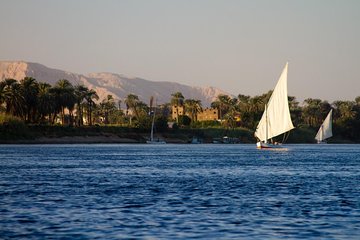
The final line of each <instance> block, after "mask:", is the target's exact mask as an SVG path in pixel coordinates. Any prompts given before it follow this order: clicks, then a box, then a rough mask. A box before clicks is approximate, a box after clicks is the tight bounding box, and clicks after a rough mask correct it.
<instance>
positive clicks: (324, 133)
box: [315, 109, 333, 143]
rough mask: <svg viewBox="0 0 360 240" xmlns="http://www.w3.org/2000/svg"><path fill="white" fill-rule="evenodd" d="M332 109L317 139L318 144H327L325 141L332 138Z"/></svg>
mask: <svg viewBox="0 0 360 240" xmlns="http://www.w3.org/2000/svg"><path fill="white" fill-rule="evenodd" d="M332 135H333V134H332V109H331V110H330V112H329V113H328V115H327V116H326V118H325V120H324V122H323V123H322V124H321V126H320V128H319V131H318V132H317V134H316V136H315V139H316V140H317V143H326V142H325V140H326V139H328V138H330V137H332Z"/></svg>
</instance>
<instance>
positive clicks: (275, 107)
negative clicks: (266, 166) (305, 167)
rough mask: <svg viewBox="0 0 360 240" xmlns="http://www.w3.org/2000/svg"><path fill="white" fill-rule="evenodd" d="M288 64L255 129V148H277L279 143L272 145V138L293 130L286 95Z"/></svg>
mask: <svg viewBox="0 0 360 240" xmlns="http://www.w3.org/2000/svg"><path fill="white" fill-rule="evenodd" d="M287 74H288V63H286V65H285V67H284V69H283V71H282V73H281V75H280V78H279V80H278V82H277V84H276V86H275V88H274V91H273V93H272V95H271V97H270V99H269V101H268V103H267V104H265V110H264V113H263V115H262V117H261V120H260V122H259V124H258V126H257V128H256V131H255V137H256V138H257V139H258V140H259V141H258V142H257V143H256V146H257V148H278V147H281V146H280V145H281V143H273V142H272V138H273V137H276V136H279V135H281V134H284V133H287V132H289V131H290V130H291V129H293V128H294V126H293V124H292V121H291V116H290V109H289V102H288V94H287Z"/></svg>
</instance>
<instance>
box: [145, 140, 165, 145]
mask: <svg viewBox="0 0 360 240" xmlns="http://www.w3.org/2000/svg"><path fill="white" fill-rule="evenodd" d="M146 143H147V144H166V142H165V141H162V140H158V141H146Z"/></svg>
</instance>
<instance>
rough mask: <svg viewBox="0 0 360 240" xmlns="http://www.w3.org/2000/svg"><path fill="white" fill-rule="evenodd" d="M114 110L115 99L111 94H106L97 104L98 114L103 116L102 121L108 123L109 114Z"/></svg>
mask: <svg viewBox="0 0 360 240" xmlns="http://www.w3.org/2000/svg"><path fill="white" fill-rule="evenodd" d="M115 111H116V104H115V99H114V97H113V96H112V95H107V98H106V99H104V100H103V101H102V102H101V103H100V105H99V115H101V116H102V117H103V120H104V123H105V124H109V116H110V114H112V113H113V112H115Z"/></svg>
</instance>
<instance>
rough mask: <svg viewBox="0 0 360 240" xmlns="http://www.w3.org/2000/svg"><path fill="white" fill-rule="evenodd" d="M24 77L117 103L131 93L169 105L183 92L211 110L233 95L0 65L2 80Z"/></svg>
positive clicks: (115, 77) (139, 80) (121, 77)
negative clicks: (92, 93)
mask: <svg viewBox="0 0 360 240" xmlns="http://www.w3.org/2000/svg"><path fill="white" fill-rule="evenodd" d="M25 77H33V78H35V79H36V80H37V81H39V82H47V83H49V84H51V85H54V84H55V83H56V82H57V81H58V80H60V79H67V80H69V81H70V82H71V83H72V84H73V85H77V84H82V85H84V86H86V87H88V88H89V89H94V90H95V91H96V92H97V94H98V95H99V97H100V99H104V98H106V96H107V95H108V94H111V95H113V96H114V98H115V99H121V100H123V99H125V98H126V96H127V95H128V94H130V93H132V94H135V95H137V96H139V99H140V100H141V101H144V102H145V103H147V102H148V101H149V99H150V97H151V96H154V97H155V98H156V99H157V102H158V104H161V103H166V102H170V99H171V94H173V93H175V92H181V93H182V94H183V96H184V97H185V99H191V98H192V99H197V100H201V103H202V105H203V107H208V106H210V104H211V102H213V101H214V100H215V99H216V97H217V96H218V95H219V94H227V95H230V94H228V93H226V92H225V91H223V90H221V89H218V88H215V87H195V86H187V85H184V84H180V83H175V82H159V81H150V80H146V79H142V78H137V77H134V78H132V77H127V76H124V75H121V74H115V73H106V72H102V73H89V74H77V73H72V72H67V71H64V70H59V69H52V68H49V67H46V66H44V65H42V64H39V63H32V62H25V61H0V80H3V79H6V78H13V79H16V80H21V79H23V78H25Z"/></svg>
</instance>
